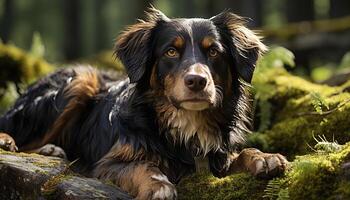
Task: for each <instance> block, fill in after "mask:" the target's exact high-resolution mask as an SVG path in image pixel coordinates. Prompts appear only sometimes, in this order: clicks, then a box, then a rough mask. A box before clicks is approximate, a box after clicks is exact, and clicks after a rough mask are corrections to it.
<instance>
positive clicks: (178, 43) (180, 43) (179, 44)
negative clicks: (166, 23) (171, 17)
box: [173, 36, 185, 49]
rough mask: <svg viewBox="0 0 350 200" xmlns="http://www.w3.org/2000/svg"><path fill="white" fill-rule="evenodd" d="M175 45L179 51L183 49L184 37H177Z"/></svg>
mask: <svg viewBox="0 0 350 200" xmlns="http://www.w3.org/2000/svg"><path fill="white" fill-rule="evenodd" d="M173 45H174V47H176V48H177V49H182V48H183V46H184V45H185V40H184V39H183V38H182V37H180V36H177V37H176V38H175V39H174V41H173Z"/></svg>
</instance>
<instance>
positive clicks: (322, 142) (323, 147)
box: [308, 135, 342, 153]
mask: <svg viewBox="0 0 350 200" xmlns="http://www.w3.org/2000/svg"><path fill="white" fill-rule="evenodd" d="M312 137H313V138H314V140H315V141H316V145H315V146H314V148H312V147H311V146H310V145H309V144H308V146H309V147H310V148H311V149H312V150H314V151H315V152H318V153H333V152H337V151H339V150H341V148H342V145H340V144H338V142H337V141H336V140H334V135H333V141H332V142H329V141H328V140H327V138H326V136H325V135H318V136H317V137H315V136H314V135H313V136H312Z"/></svg>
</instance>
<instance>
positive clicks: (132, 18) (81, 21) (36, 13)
mask: <svg viewBox="0 0 350 200" xmlns="http://www.w3.org/2000/svg"><path fill="white" fill-rule="evenodd" d="M150 4H152V5H154V6H155V7H156V8H158V9H160V10H161V11H163V12H164V13H165V14H166V15H168V16H169V17H203V18H209V17H211V16H214V15H216V14H218V13H220V12H221V11H223V10H226V9H230V10H231V11H233V12H235V13H237V14H239V15H242V16H245V17H247V18H248V21H249V22H248V26H249V27H250V28H252V29H254V30H259V31H260V32H261V35H262V36H264V42H265V43H266V44H267V45H269V46H270V47H272V48H273V47H275V46H283V47H285V48H287V49H289V50H290V51H291V52H293V54H294V58H293V59H294V62H295V65H296V66H297V67H292V66H288V65H286V66H285V68H286V69H287V70H288V71H290V72H292V73H294V74H297V75H299V76H303V77H304V78H306V79H308V80H311V81H313V82H317V83H327V84H329V85H340V84H342V83H344V82H345V81H346V80H347V79H348V78H349V77H350V70H348V68H350V67H349V65H350V64H349V63H350V53H347V52H348V51H349V50H350V1H349V0H177V1H171V0H147V1H146V0H145V1H141V0H85V1H83V0H50V1H47V0H0V39H1V42H0V45H1V46H0V97H2V96H4V95H5V91H6V90H4V88H5V89H6V88H8V87H14V86H12V85H11V84H12V83H15V87H16V90H17V92H20V90H21V87H20V84H19V83H26V84H27V83H30V82H32V81H33V80H35V79H36V78H37V77H38V76H40V75H44V74H46V73H48V72H49V71H51V70H52V69H53V67H52V66H64V65H66V64H70V63H85V62H87V63H89V64H93V65H94V66H97V67H107V68H117V69H120V68H121V67H122V66H121V64H120V63H119V62H118V61H116V60H114V59H113V56H112V48H113V43H114V39H115V38H116V36H117V35H118V34H119V33H120V32H121V31H122V30H123V28H125V27H126V26H127V25H130V24H133V23H135V22H136V20H137V19H138V18H142V17H143V16H144V10H146V9H147V7H148V6H149V5H150ZM27 53H29V54H27ZM49 63H50V64H49ZM13 66H15V67H13ZM23 66H24V67H23ZM22 88H23V87H22ZM0 110H1V108H0Z"/></svg>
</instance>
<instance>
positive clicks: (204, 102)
mask: <svg viewBox="0 0 350 200" xmlns="http://www.w3.org/2000/svg"><path fill="white" fill-rule="evenodd" d="M170 101H171V103H172V104H173V105H175V106H176V107H177V108H182V109H185V110H193V111H201V110H205V109H208V108H209V107H210V106H211V105H212V104H213V103H211V102H210V100H209V99H205V98H192V99H184V100H176V99H175V98H170Z"/></svg>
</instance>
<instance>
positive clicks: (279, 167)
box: [228, 148, 288, 178]
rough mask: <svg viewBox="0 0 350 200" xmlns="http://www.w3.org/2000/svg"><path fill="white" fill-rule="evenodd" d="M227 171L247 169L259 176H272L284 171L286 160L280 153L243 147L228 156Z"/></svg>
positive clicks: (286, 164)
mask: <svg viewBox="0 0 350 200" xmlns="http://www.w3.org/2000/svg"><path fill="white" fill-rule="evenodd" d="M229 159H230V166H229V169H228V171H229V173H233V172H237V171H249V172H250V173H252V174H253V175H254V176H257V177H259V178H272V177H276V176H279V175H281V174H283V173H284V171H285V170H286V169H287V166H288V161H287V160H286V158H285V157H284V156H282V155H281V154H271V153H263V152H261V151H259V150H258V149H254V148H247V149H243V150H242V151H241V152H240V153H239V154H232V155H230V156H229Z"/></svg>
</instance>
